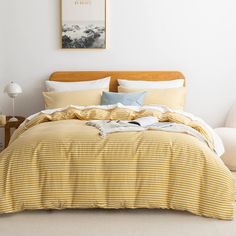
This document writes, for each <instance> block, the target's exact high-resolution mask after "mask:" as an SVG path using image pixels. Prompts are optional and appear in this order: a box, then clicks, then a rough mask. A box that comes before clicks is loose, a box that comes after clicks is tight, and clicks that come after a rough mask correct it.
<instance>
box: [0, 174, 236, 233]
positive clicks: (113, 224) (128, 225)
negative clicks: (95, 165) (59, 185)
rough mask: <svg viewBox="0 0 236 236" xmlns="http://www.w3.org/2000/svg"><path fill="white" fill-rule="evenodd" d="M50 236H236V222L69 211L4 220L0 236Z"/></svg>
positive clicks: (158, 213)
mask: <svg viewBox="0 0 236 236" xmlns="http://www.w3.org/2000/svg"><path fill="white" fill-rule="evenodd" d="M234 176H235V177H236V173H234ZM49 235H50V236H54V235H56V236H67V235H68V236H73V235H76V236H95V235H96V236H100V235H101V236H121V235H122V236H131V235H132V236H152V235H155V236H159V235H160V236H170V235H171V236H172V235H175V236H185V235H186V236H234V235H236V218H235V219H234V220H233V221H220V220H215V219H209V218H204V217H198V216H194V215H191V214H189V213H185V212H178V211H167V210H119V211H117V210H112V211H104V210H66V211H46V212H43V211H41V212H25V213H19V214H13V215H2V216H0V236H49Z"/></svg>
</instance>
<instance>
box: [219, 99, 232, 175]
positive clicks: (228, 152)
mask: <svg viewBox="0 0 236 236" xmlns="http://www.w3.org/2000/svg"><path fill="white" fill-rule="evenodd" d="M215 131H216V132H217V134H218V135H219V136H220V137H221V139H222V141H223V143H224V146H225V153H224V155H223V156H222V160H223V161H224V163H225V165H226V166H227V167H228V168H229V169H230V170H231V171H236V103H235V104H234V105H233V107H232V108H231V110H230V112H229V114H228V116H227V118H226V122H225V127H221V128H217V129H215Z"/></svg>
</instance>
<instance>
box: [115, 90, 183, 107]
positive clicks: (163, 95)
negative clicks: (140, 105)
mask: <svg viewBox="0 0 236 236" xmlns="http://www.w3.org/2000/svg"><path fill="white" fill-rule="evenodd" d="M118 91H119V92H122V93H130V92H144V91H145V92H147V94H146V96H145V99H144V105H165V106H167V107H169V108H171V109H175V110H183V109H184V103H185V95H186V88H185V87H182V88H171V89H130V88H124V87H121V86H119V87H118Z"/></svg>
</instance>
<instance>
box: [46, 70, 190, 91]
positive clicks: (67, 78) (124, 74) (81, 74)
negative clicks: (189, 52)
mask: <svg viewBox="0 0 236 236" xmlns="http://www.w3.org/2000/svg"><path fill="white" fill-rule="evenodd" d="M105 77H111V83H110V91H111V92H117V90H118V82H117V79H127V80H146V81H165V80H176V79H184V81H185V77H184V75H183V74H182V73H181V72H178V71H62V72H55V73H53V74H52V75H51V76H50V79H49V80H51V81H58V82H78V81H88V80H96V79H102V78H105ZM184 84H185V85H186V83H184Z"/></svg>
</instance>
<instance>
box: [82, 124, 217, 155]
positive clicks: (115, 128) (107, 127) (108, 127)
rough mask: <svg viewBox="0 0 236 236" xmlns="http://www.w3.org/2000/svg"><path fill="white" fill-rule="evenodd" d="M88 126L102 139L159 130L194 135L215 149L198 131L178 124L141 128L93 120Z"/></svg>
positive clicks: (134, 125) (133, 125) (135, 125)
mask: <svg viewBox="0 0 236 236" xmlns="http://www.w3.org/2000/svg"><path fill="white" fill-rule="evenodd" d="M86 125H88V126H93V127H96V128H97V129H98V130H99V131H100V132H99V134H100V136H101V137H103V138H104V137H106V136H107V135H108V134H111V133H115V132H140V131H145V130H159V131H165V132H177V133H185V134H189V135H192V136H194V137H196V138H197V139H199V140H200V141H202V142H205V143H206V144H207V145H208V146H209V147H210V148H211V149H212V150H213V151H215V150H214V147H213V145H211V144H210V143H209V142H208V141H207V139H206V138H205V137H204V136H203V135H201V133H199V132H198V131H196V130H195V129H193V128H192V127H189V126H187V125H183V124H177V123H174V122H157V123H155V124H152V125H150V126H145V127H142V126H139V125H137V124H133V123H130V122H129V121H121V120H92V121H88V122H86Z"/></svg>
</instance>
